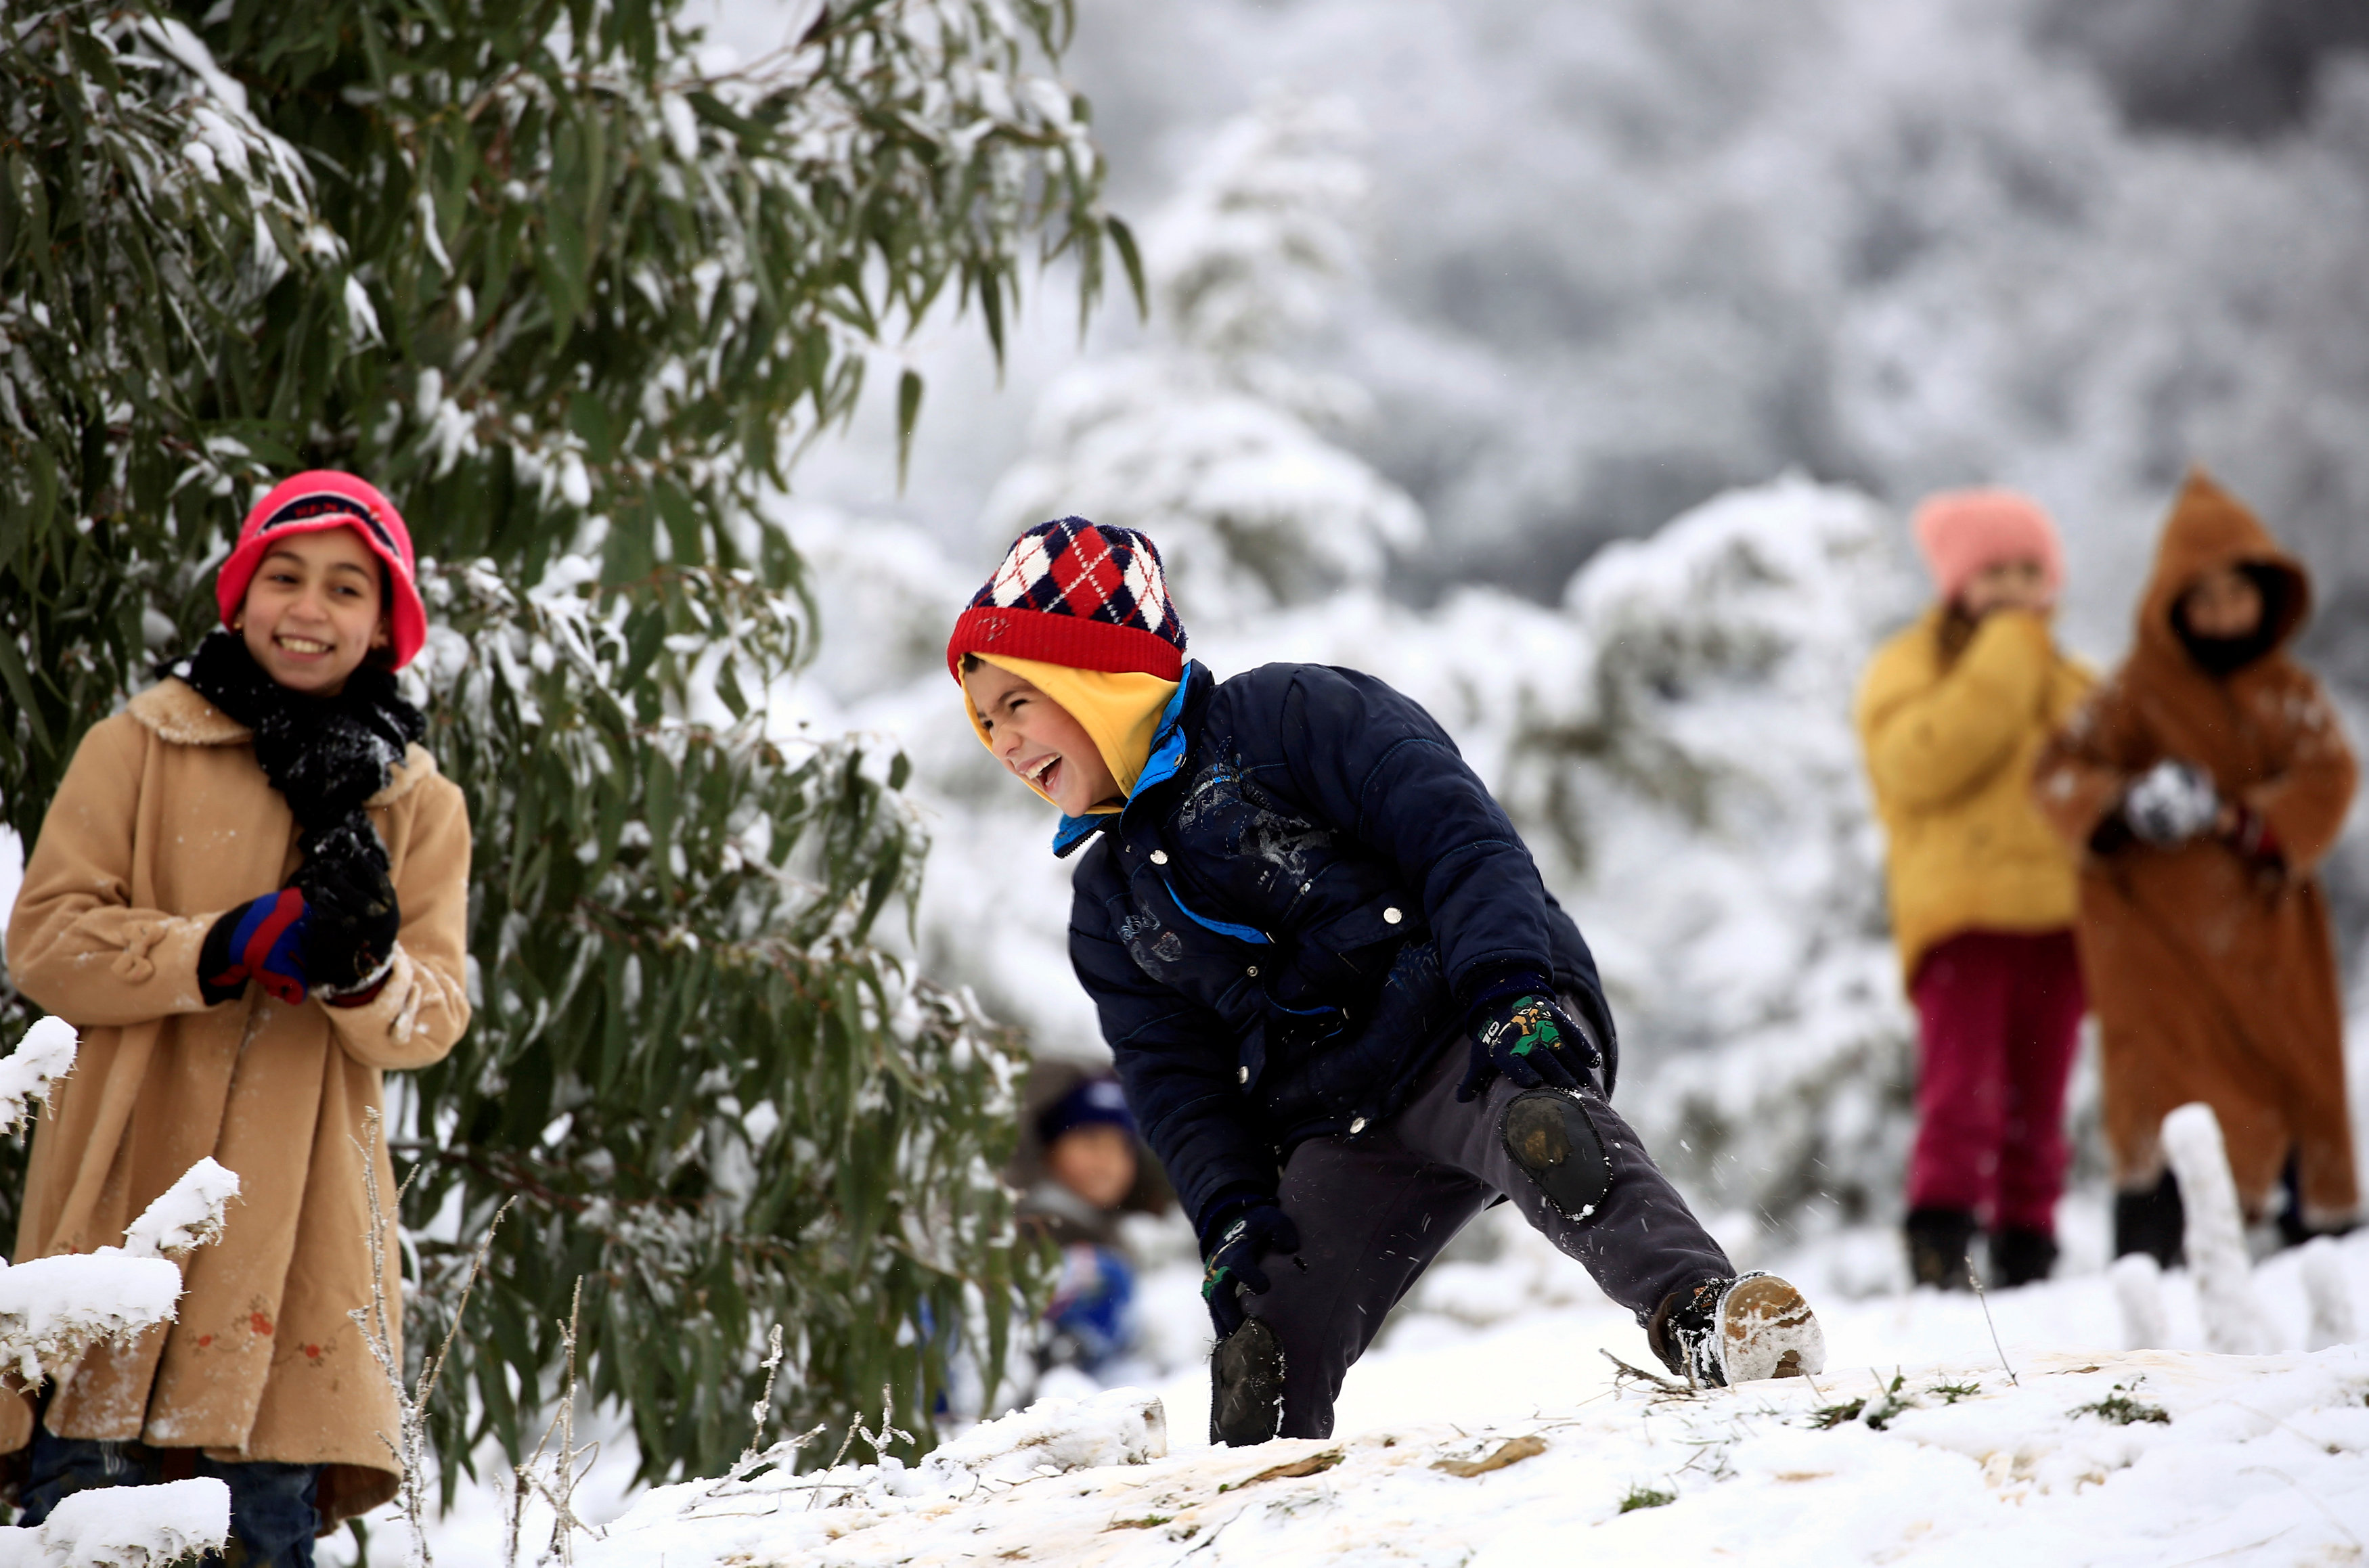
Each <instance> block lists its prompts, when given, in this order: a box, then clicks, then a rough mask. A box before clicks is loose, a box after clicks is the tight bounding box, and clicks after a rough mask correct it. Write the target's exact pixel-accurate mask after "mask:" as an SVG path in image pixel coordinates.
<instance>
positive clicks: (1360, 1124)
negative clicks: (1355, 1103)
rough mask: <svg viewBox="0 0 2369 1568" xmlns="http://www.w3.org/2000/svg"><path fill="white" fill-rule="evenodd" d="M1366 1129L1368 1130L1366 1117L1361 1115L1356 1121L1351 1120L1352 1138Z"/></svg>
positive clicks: (1350, 1132) (1350, 1133)
mask: <svg viewBox="0 0 2369 1568" xmlns="http://www.w3.org/2000/svg"><path fill="white" fill-rule="evenodd" d="M1365 1130H1366V1118H1365V1117H1363V1116H1359V1117H1358V1118H1357V1119H1356V1121H1353V1122H1351V1123H1350V1124H1349V1136H1350V1137H1351V1138H1355V1137H1356V1136H1357V1135H1358V1134H1359V1133H1361V1132H1363V1131H1365Z"/></svg>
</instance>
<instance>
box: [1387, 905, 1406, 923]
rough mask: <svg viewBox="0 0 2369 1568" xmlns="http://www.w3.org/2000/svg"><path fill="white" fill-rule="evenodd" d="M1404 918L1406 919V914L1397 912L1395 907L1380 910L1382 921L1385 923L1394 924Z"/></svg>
mask: <svg viewBox="0 0 2369 1568" xmlns="http://www.w3.org/2000/svg"><path fill="white" fill-rule="evenodd" d="M1404 919H1406V916H1404V915H1402V914H1401V913H1399V912H1398V910H1395V909H1390V910H1383V911H1382V921H1383V922H1384V923H1385V924H1388V925H1396V924H1398V923H1399V921H1402V920H1404Z"/></svg>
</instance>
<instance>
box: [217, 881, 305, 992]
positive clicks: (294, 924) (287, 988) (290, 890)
mask: <svg viewBox="0 0 2369 1568" xmlns="http://www.w3.org/2000/svg"><path fill="white" fill-rule="evenodd" d="M309 914H310V911H309V910H307V909H306V907H305V904H304V895H303V893H302V892H300V891H298V890H297V889H296V888H294V887H282V888H281V889H280V891H279V892H277V893H272V894H269V895H268V896H266V897H264V898H257V899H255V900H253V901H252V902H250V903H245V904H241V905H239V906H238V908H236V909H235V910H230V911H229V912H227V913H225V914H224V915H223V917H222V918H221V919H219V920H217V921H214V923H213V925H212V928H211V929H209V930H208V931H207V933H206V940H205V942H204V943H203V944H201V945H200V947H199V949H198V986H199V989H200V991H201V992H202V993H203V994H204V996H205V999H206V1001H208V1002H222V1001H229V1000H230V999H231V998H233V997H235V996H236V995H237V994H238V993H239V992H240V991H241V990H244V989H246V982H247V981H249V980H253V981H255V982H256V983H257V984H258V985H260V986H262V987H263V989H264V990H268V991H269V992H270V993H271V994H272V995H273V996H274V997H275V998H277V999H278V1000H280V1001H284V1002H286V1003H287V1004H288V1005H289V1006H291V1007H293V1006H295V1005H296V1004H297V1003H298V1002H301V1001H303V1000H304V995H305V992H306V990H308V989H309V987H308V981H307V980H306V979H305V973H304V938H305V935H306V932H307V927H308V924H309V921H308V919H307V917H308V915H309Z"/></svg>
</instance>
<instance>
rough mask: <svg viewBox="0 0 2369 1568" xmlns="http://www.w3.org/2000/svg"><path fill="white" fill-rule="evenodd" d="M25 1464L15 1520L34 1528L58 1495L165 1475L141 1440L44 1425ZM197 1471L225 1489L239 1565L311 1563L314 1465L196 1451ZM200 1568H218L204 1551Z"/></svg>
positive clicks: (315, 1522) (269, 1567)
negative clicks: (233, 1460)
mask: <svg viewBox="0 0 2369 1568" xmlns="http://www.w3.org/2000/svg"><path fill="white" fill-rule="evenodd" d="M31 1461H32V1462H31V1465H30V1467H29V1470H28V1471H27V1473H26V1476H25V1484H24V1486H23V1488H22V1490H21V1491H20V1492H19V1493H18V1494H17V1506H18V1507H19V1508H21V1509H22V1510H23V1512H22V1513H21V1514H19V1515H18V1516H17V1523H18V1524H20V1525H26V1526H32V1525H38V1524H40V1522H41V1521H42V1520H44V1519H46V1518H48V1517H49V1516H50V1510H51V1509H52V1508H54V1507H56V1506H57V1505H58V1503H59V1502H60V1500H61V1499H63V1498H65V1497H69V1496H71V1495H73V1494H74V1493H77V1492H88V1491H91V1490H93V1489H95V1488H97V1487H102V1486H153V1485H154V1484H155V1483H156V1482H160V1481H162V1480H164V1475H163V1463H162V1460H161V1458H160V1457H159V1455H158V1454H157V1452H156V1450H155V1449H154V1448H149V1447H148V1446H147V1445H145V1444H143V1443H109V1442H102V1441H100V1440H98V1439H97V1438H91V1437H61V1436H57V1435H56V1434H55V1433H53V1432H52V1431H51V1430H50V1429H49V1428H48V1427H47V1426H44V1425H39V1424H38V1423H37V1424H36V1425H34V1427H33V1451H32V1455H31ZM194 1473H196V1474H198V1475H210V1476H212V1477H213V1478H214V1479H215V1480H217V1481H219V1482H223V1484H225V1485H227V1486H228V1487H229V1488H230V1536H231V1539H233V1540H234V1541H236V1542H237V1543H238V1544H239V1545H240V1546H241V1547H243V1548H245V1549H246V1568H313V1533H314V1531H315V1529H317V1528H319V1526H320V1516H319V1515H317V1514H316V1513H315V1512H314V1510H313V1488H314V1485H315V1482H318V1481H319V1479H320V1476H321V1467H320V1466H319V1465H291V1464H278V1463H274V1462H272V1461H271V1460H269V1459H256V1460H251V1461H249V1462H247V1463H245V1464H225V1463H223V1462H222V1461H221V1460H218V1459H208V1458H206V1457H205V1455H203V1454H199V1455H197V1456H196V1469H195V1471H194ZM200 1562H202V1563H203V1564H204V1568H221V1564H222V1562H223V1558H222V1557H221V1555H220V1554H218V1553H212V1552H209V1553H208V1554H207V1555H206V1556H205V1557H204V1558H202V1559H200Z"/></svg>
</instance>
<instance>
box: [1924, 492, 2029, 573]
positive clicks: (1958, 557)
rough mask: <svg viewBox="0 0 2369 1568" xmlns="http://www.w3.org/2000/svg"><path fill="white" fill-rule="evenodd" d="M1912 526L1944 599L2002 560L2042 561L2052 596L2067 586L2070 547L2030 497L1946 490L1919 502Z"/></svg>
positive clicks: (2005, 493)
mask: <svg viewBox="0 0 2369 1568" xmlns="http://www.w3.org/2000/svg"><path fill="white" fill-rule="evenodd" d="M1910 526H1911V527H1913V528H1914V529H1915V530H1916V531H1917V549H1918V550H1919V551H1920V552H1922V553H1923V555H1924V556H1925V565H1926V566H1927V567H1928V568H1929V569H1930V570H1931V571H1932V573H1933V581H1934V582H1935V584H1936V585H1938V586H1939V587H1940V589H1941V597H1942V598H1943V599H1955V598H1957V597H1958V595H1960V594H1961V593H1963V592H1964V591H1965V589H1966V585H1967V584H1968V583H1970V582H1972V581H1973V580H1974V575H1975V574H1976V573H1978V572H1980V571H1981V570H1982V569H1983V568H1984V567H1992V566H1997V564H1998V563H1999V562H2001V561H2016V560H2026V559H2029V560H2034V561H2038V562H2039V563H2040V564H2041V567H2042V568H2043V570H2045V572H2046V573H2047V576H2048V594H2049V597H2050V598H2051V599H2054V597H2055V596H2056V593H2057V590H2058V589H2061V588H2063V587H2064V585H2065V546H2064V544H2062V543H2061V542H2060V541H2059V540H2058V539H2057V537H2056V525H2055V524H2054V523H2053V522H2051V521H2048V514H2047V513H2046V512H2044V511H2043V510H2041V509H2040V503H2039V502H2038V501H2035V500H2033V499H2032V498H2031V497H2030V496H2026V495H2022V494H2020V493H2019V492H2017V491H2014V490H1942V491H1940V492H1939V493H1937V494H1935V495H1930V496H1928V497H1926V498H1924V499H1923V500H1922V501H1920V502H1918V503H1917V515H1916V517H1915V519H1914V520H1913V521H1912V522H1911V524H1910Z"/></svg>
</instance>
